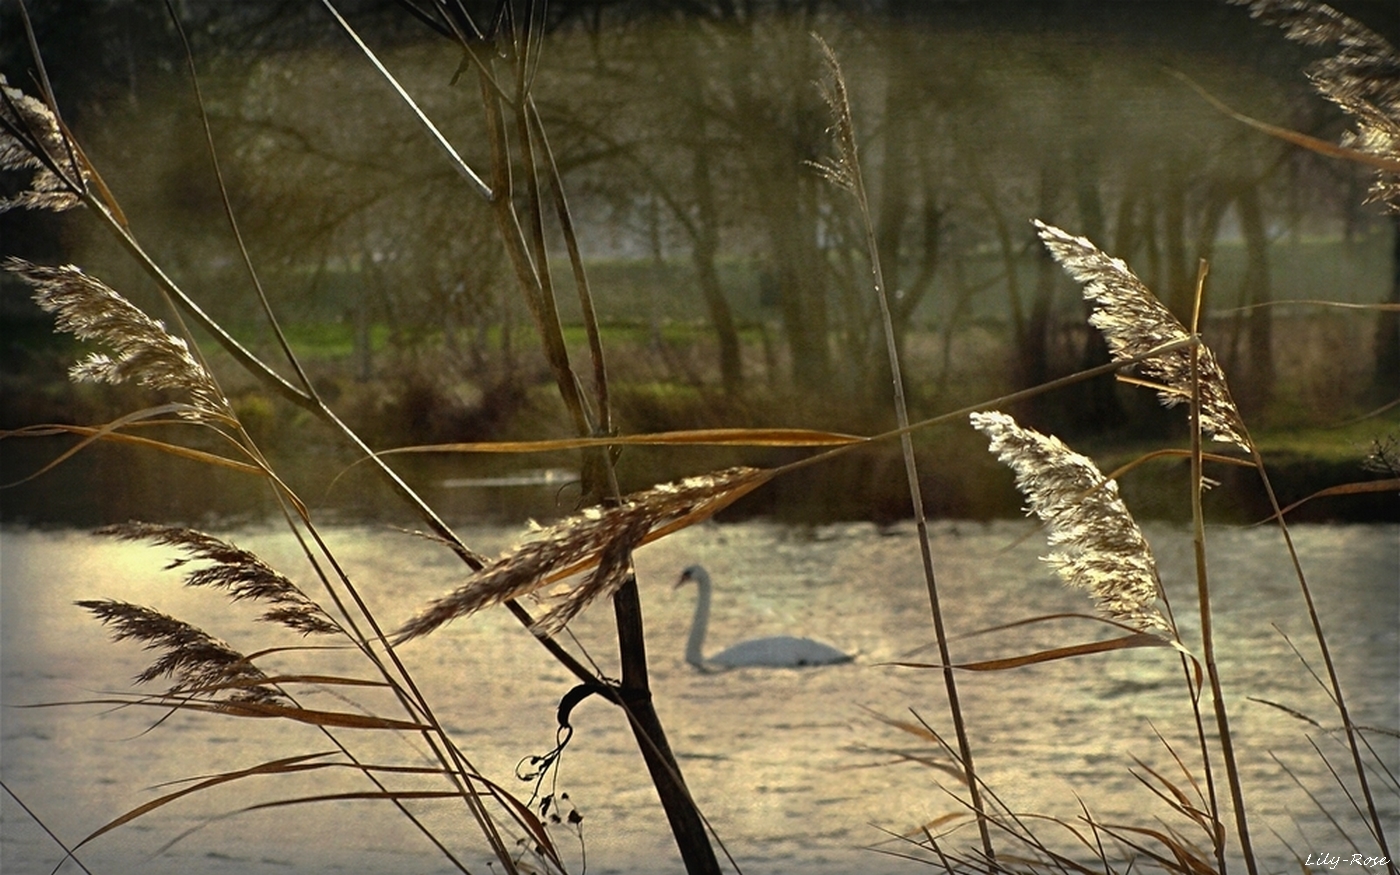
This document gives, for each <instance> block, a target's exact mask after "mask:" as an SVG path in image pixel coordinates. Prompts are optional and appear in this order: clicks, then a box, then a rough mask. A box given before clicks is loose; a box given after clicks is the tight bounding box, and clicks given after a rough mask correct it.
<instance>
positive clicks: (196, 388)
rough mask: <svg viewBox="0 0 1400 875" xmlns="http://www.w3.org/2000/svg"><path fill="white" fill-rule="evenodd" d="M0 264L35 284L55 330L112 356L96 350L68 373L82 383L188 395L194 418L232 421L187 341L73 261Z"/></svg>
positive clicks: (9, 260) (220, 394)
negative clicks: (134, 384) (98, 344)
mask: <svg viewBox="0 0 1400 875" xmlns="http://www.w3.org/2000/svg"><path fill="white" fill-rule="evenodd" d="M0 267H3V268H4V269H5V270H7V271H9V272H10V273H13V274H14V275H15V276H18V277H19V278H20V279H22V280H24V281H25V282H26V283H28V284H29V285H31V286H33V287H34V300H35V302H36V303H38V305H39V306H40V308H42V309H43V310H44V311H45V312H48V313H53V314H55V315H56V316H57V317H58V318H57V321H56V323H55V328H56V330H58V331H66V332H68V333H70V334H72V335H73V336H75V337H77V338H78V339H79V340H96V341H99V342H101V343H104V344H106V345H107V346H109V347H111V349H112V354H111V355H106V354H103V353H92V354H90V355H89V356H88V357H87V358H86V359H84V360H83V361H81V362H78V363H77V364H76V365H74V366H73V367H72V368H71V369H70V370H69V372H68V374H69V376H70V377H71V378H72V379H73V380H74V381H78V382H83V381H90V382H96V383H122V382H125V381H127V380H129V379H135V380H136V382H138V383H140V384H141V385H143V386H147V387H149V388H152V389H166V390H172V391H176V392H181V393H184V394H186V395H187V396H188V402H189V404H190V408H189V409H188V410H186V411H184V412H182V415H183V416H185V417H187V418H190V419H205V418H213V419H232V418H233V410H232V408H231V407H230V406H229V403H228V400H227V399H226V398H225V397H224V394H223V392H222V391H221V390H220V389H219V387H218V385H217V384H216V383H215V382H214V378H213V377H212V376H210V374H209V372H208V371H206V370H205V369H204V366H203V365H201V364H200V363H199V362H197V361H196V360H195V358H194V356H193V355H191V354H190V349H189V346H188V345H187V344H186V343H185V341H183V340H181V339H180V338H178V337H176V336H174V335H172V334H171V333H170V332H169V331H167V330H166V329H165V325H164V324H162V323H161V322H160V321H158V320H156V319H152V318H151V317H149V316H147V315H146V314H145V313H144V312H142V311H141V309H140V308H139V307H137V306H136V305H134V304H132V303H131V302H130V301H128V300H127V299H126V298H124V297H122V296H121V295H120V294H119V293H117V292H116V291H114V290H112V289H110V288H108V287H107V286H106V285H104V284H102V283H101V282H99V281H98V280H96V279H94V278H92V277H90V276H88V275H87V274H85V273H83V272H82V270H80V269H79V268H77V267H74V266H73V265H71V264H69V265H64V266H62V267H47V266H43V265H37V264H32V263H30V262H28V261H25V260H24V259H22V258H13V257H11V258H6V259H5V260H4V262H3V263H0Z"/></svg>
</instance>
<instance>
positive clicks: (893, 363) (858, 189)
mask: <svg viewBox="0 0 1400 875" xmlns="http://www.w3.org/2000/svg"><path fill="white" fill-rule="evenodd" d="M813 36H814V37H815V38H816V40H817V43H818V44H819V45H820V46H821V49H822V52H823V53H824V55H825V56H826V62H827V67H828V71H829V73H830V75H831V77H832V80H833V81H832V83H831V85H830V90H829V91H827V93H826V98H827V102H828V104H829V105H830V108H831V113H832V116H833V127H834V133H835V139H836V143H837V148H838V151H839V153H840V157H839V159H838V160H839V163H837V164H836V165H834V166H832V167H825V168H822V169H823V170H824V172H825V175H826V176H827V177H828V179H830V180H831V181H832V182H835V183H837V184H838V185H842V186H843V187H844V188H846V189H847V190H848V191H850V193H851V194H852V196H853V197H854V198H855V201H856V206H857V207H858V208H859V210H860V219H861V224H862V226H863V227H864V229H865V243H866V250H867V252H868V254H869V258H870V272H871V280H872V282H873V283H874V287H875V288H874V291H875V298H876V300H877V301H879V303H880V321H881V325H882V327H883V328H884V337H885V349H886V351H887V352H888V353H889V362H890V374H891V376H892V380H893V383H894V409H895V417H896V419H897V421H898V424H899V429H900V435H899V448H900V452H901V454H902V455H903V457H904V472H905V476H906V477H907V479H908V482H909V498H910V501H911V502H912V504H913V509H914V521H915V526H916V528H917V530H918V534H919V556H920V558H921V559H922V561H923V569H924V582H925V588H926V590H927V592H928V603H929V611H930V613H931V615H932V620H933V631H934V638H935V640H936V641H937V643H938V656H939V660H940V662H941V664H942V667H943V686H944V689H945V690H946V692H947V696H948V710H949V712H950V714H951V716H952V719H953V729H954V731H955V732H956V735H957V739H958V758H959V759H960V760H961V761H962V767H963V773H964V775H965V776H966V778H967V789H968V795H969V797H970V798H971V800H972V810H973V811H974V812H975V813H976V815H977V830H978V833H979V834H980V836H981V839H982V851H983V853H984V854H985V855H986V857H987V862H988V863H989V864H990V866H991V868H992V871H1000V867H998V866H997V863H996V851H995V850H994V849H993V847H992V837H991V832H990V830H989V829H988V827H987V813H986V811H985V810H984V808H983V805H982V795H981V791H980V789H979V782H978V780H977V770H976V768H975V766H974V765H973V758H972V744H971V742H970V741H969V739H968V735H967V721H966V720H965V719H964V717H963V712H962V705H961V700H960V699H959V697H958V684H957V680H956V678H955V677H954V673H953V659H952V656H951V653H950V651H949V647H948V635H947V632H946V631H945V628H944V623H943V611H942V608H941V607H940V605H939V600H938V582H937V578H936V577H935V574H934V568H933V548H932V546H931V545H930V542H929V535H928V520H927V519H926V517H925V516H924V499H923V492H922V489H921V487H920V485H919V468H918V462H917V461H916V460H915V458H914V441H913V438H912V437H911V435H910V433H909V431H908V428H909V408H908V405H907V403H906V402H905V398H904V379H903V376H902V375H901V373H900V367H899V346H898V343H897V342H896V338H895V333H894V320H893V319H892V318H891V316H890V303H889V296H888V295H887V294H886V291H885V275H884V271H883V269H882V268H881V265H880V248H879V245H878V243H877V241H876V239H875V225H874V222H873V221H872V219H871V216H870V199H869V197H868V196H867V195H866V191H865V177H864V175H863V174H862V173H861V166H860V160H859V155H858V153H857V148H856V138H855V122H854V120H853V119H852V117H851V107H850V101H849V99H848V97H847V93H846V83H845V80H844V77H843V76H842V74H841V65H840V63H839V62H838V61H837V59H836V54H835V52H833V51H832V50H831V47H830V46H828V45H827V44H826V42H825V41H824V40H823V39H822V38H821V37H820V36H816V35H815V34H814V35H813Z"/></svg>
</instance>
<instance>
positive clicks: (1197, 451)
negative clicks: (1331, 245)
mask: <svg viewBox="0 0 1400 875" xmlns="http://www.w3.org/2000/svg"><path fill="white" fill-rule="evenodd" d="M1206 273H1207V267H1206V263H1205V262H1204V261H1202V262H1201V266H1200V272H1199V274H1198V276H1197V280H1196V298H1195V303H1194V306H1193V308H1192V312H1191V334H1192V335H1193V336H1197V335H1198V332H1199V328H1200V317H1201V301H1202V299H1203V298H1204V296H1205V280H1206ZM1203 349H1204V347H1203V346H1195V347H1192V349H1191V375H1190V377H1191V545H1192V552H1193V555H1194V557H1195V563H1196V598H1197V602H1198V605H1199V609H1200V617H1201V655H1202V658H1203V659H1204V660H1205V664H1206V677H1207V678H1208V679H1209V681H1210V694H1211V702H1212V704H1213V706H1214V709H1215V723H1216V727H1217V729H1218V730H1219V739H1220V755H1221V757H1222V758H1223V759H1224V761H1225V778H1226V781H1227V782H1228V783H1229V786H1230V801H1231V803H1232V805H1233V807H1234V812H1235V829H1236V831H1237V834H1238V835H1239V839H1240V850H1241V851H1242V852H1243V854H1244V863H1245V868H1246V869H1248V870H1249V873H1250V875H1258V871H1259V865H1258V863H1257V862H1256V861H1255V859H1254V844H1253V842H1252V841H1250V837H1249V817H1248V815H1247V813H1246V811H1245V800H1244V789H1243V787H1242V786H1241V784H1240V770H1239V765H1238V763H1237V762H1236V760H1235V742H1234V737H1233V736H1232V735H1231V734H1230V717H1229V714H1228V712H1227V710H1226V707H1225V692H1224V689H1223V688H1222V686H1221V683H1220V670H1219V668H1218V667H1217V666H1216V662H1215V632H1214V621H1213V618H1212V613H1211V607H1210V579H1209V574H1208V572H1207V570H1206V521H1205V510H1204V508H1203V507H1202V505H1201V495H1202V494H1203V493H1204V492H1205V471H1204V461H1203V460H1202V453H1201V432H1202V429H1203V427H1204V425H1203V422H1202V417H1201V409H1202V400H1201V386H1202V384H1203V380H1202V377H1201V351H1202V350H1203ZM1223 861H1224V858H1223V855H1222V857H1221V870H1222V872H1223V871H1224V862H1223Z"/></svg>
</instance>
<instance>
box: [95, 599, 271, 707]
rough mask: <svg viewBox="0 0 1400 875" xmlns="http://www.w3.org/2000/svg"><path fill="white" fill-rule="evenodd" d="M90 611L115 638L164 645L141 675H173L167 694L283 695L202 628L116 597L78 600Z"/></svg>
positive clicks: (241, 698) (241, 699)
mask: <svg viewBox="0 0 1400 875" xmlns="http://www.w3.org/2000/svg"><path fill="white" fill-rule="evenodd" d="M77 604H78V606H79V607H82V608H86V609H87V610H89V611H91V612H92V613H93V615H94V616H96V617H97V619H99V620H101V621H102V624H103V625H104V626H111V627H113V628H114V629H115V631H114V632H113V633H112V639H113V640H115V641H122V640H125V639H127V638H131V639H134V640H136V641H141V642H144V644H145V647H146V649H147V650H163V651H165V652H164V653H163V654H162V655H161V657H160V658H159V659H157V660H156V661H155V662H153V663H151V665H150V666H149V667H147V668H146V670H145V671H143V672H141V673H140V674H138V675H137V676H136V682H137V683H139V684H144V683H148V682H150V681H153V680H155V679H156V678H159V677H169V678H172V679H173V680H174V681H175V684H174V685H173V686H172V687H170V689H169V690H167V691H166V692H165V695H166V696H181V695H189V696H196V697H206V698H212V697H214V696H215V695H217V694H218V693H219V692H223V691H225V690H229V689H231V690H232V692H231V693H229V694H228V696H227V697H226V698H225V701H228V702H238V703H246V702H253V703H272V702H275V701H277V700H280V699H282V698H283V696H282V694H281V693H279V692H278V691H277V690H276V689H274V688H273V687H271V686H269V685H266V684H264V683H261V682H262V681H266V680H268V677H267V675H266V674H264V673H263V672H262V670H261V669H259V668H258V667H257V666H255V665H253V664H252V663H251V662H249V661H248V658H247V657H246V656H244V655H243V654H241V653H239V652H238V651H237V650H234V649H233V648H232V647H230V646H229V645H227V644H225V643H224V642H223V641H220V640H219V639H217V638H214V637H212V636H210V635H209V634H208V633H206V632H205V631H203V630H202V629H200V628H198V627H196V626H192V625H190V624H189V623H186V622H184V621H183V620H177V619H175V618H174V617H171V616H169V615H167V614H162V613H161V612H159V611H156V610H153V609H151V608H146V607H142V606H141V605H133V604H131V603H129V602H123V601H117V600H115V599H91V600H85V601H80V602H78V603H77Z"/></svg>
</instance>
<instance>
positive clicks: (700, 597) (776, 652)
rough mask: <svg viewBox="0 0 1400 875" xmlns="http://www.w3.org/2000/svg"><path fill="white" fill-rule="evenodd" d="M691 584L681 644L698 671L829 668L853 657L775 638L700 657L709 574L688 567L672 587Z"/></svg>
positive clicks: (807, 640) (822, 646)
mask: <svg viewBox="0 0 1400 875" xmlns="http://www.w3.org/2000/svg"><path fill="white" fill-rule="evenodd" d="M687 583H694V584H695V588H696V590H697V591H698V592H697V596H696V600H695V617H694V619H692V620H691V622H690V638H689V640H687V641H686V644H685V661H686V662H688V663H690V664H691V665H693V666H695V667H696V668H698V669H701V670H702V671H704V670H710V669H713V668H720V669H727V668H740V667H742V666H764V667H768V668H784V667H790V668H795V667H798V666H809V665H832V664H834V663H838V662H850V661H851V660H852V659H853V658H854V657H852V656H851V655H850V654H846V653H842V652H841V651H839V650H837V649H836V648H835V647H832V646H831V645H829V644H823V643H821V642H820V641H813V640H812V639H811V638H794V637H792V636H791V635H779V636H775V637H773V638H755V639H754V640H752V641H743V642H740V643H738V644H735V645H734V646H733V647H729V648H726V649H724V650H721V651H720V652H719V653H716V654H715V655H714V656H711V657H709V658H708V659H707V658H706V657H705V656H704V654H703V647H704V644H705V630H706V629H707V628H708V627H709V625H710V593H711V591H712V590H713V589H714V587H713V585H712V584H711V583H710V574H709V572H707V571H706V570H705V569H704V568H702V567H701V566H699V565H692V566H690V567H689V568H687V569H685V570H684V571H682V572H681V576H680V579H679V580H677V581H676V586H677V587H680V586H683V585H684V584H687Z"/></svg>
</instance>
